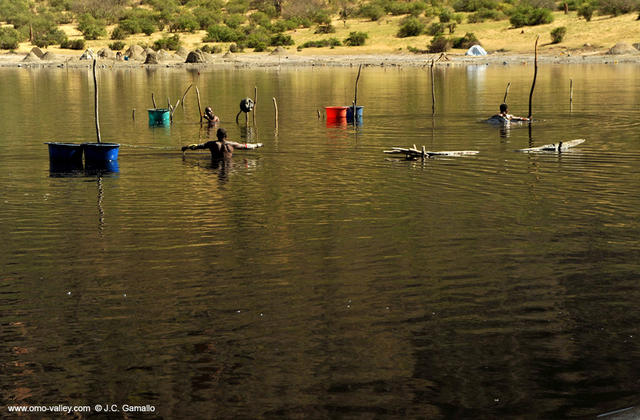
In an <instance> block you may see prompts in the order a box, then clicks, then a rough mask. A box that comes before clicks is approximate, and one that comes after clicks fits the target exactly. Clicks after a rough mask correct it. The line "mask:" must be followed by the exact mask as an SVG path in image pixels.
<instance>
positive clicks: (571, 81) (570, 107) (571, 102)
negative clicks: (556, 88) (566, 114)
mask: <svg viewBox="0 0 640 420" xmlns="http://www.w3.org/2000/svg"><path fill="white" fill-rule="evenodd" d="M569 111H573V79H569Z"/></svg>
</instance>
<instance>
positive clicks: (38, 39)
mask: <svg viewBox="0 0 640 420" xmlns="http://www.w3.org/2000/svg"><path fill="white" fill-rule="evenodd" d="M66 40H67V35H66V34H65V33H64V32H62V31H61V30H60V29H57V28H56V29H50V30H48V31H43V32H38V33H37V34H35V35H34V37H33V44H34V45H35V46H36V47H38V48H46V47H48V46H49V45H59V44H61V43H63V42H64V41H66Z"/></svg>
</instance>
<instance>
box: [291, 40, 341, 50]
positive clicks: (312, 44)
mask: <svg viewBox="0 0 640 420" xmlns="http://www.w3.org/2000/svg"><path fill="white" fill-rule="evenodd" d="M341 45H342V42H340V40H339V39H337V38H329V39H321V40H318V41H307V42H305V43H304V44H302V45H301V46H300V47H299V48H300V49H302V48H322V47H339V46H341Z"/></svg>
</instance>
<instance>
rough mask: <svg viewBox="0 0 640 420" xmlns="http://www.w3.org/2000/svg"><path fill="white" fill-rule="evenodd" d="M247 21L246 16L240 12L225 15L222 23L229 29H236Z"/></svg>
mask: <svg viewBox="0 0 640 420" xmlns="http://www.w3.org/2000/svg"><path fill="white" fill-rule="evenodd" d="M246 21H247V17H246V16H245V15H241V14H233V15H227V16H225V18H224V24H225V25H227V26H228V27H230V28H231V29H237V28H238V27H240V25H242V24H243V23H245V22H246Z"/></svg>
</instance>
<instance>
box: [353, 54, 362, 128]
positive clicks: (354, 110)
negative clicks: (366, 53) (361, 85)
mask: <svg viewBox="0 0 640 420" xmlns="http://www.w3.org/2000/svg"><path fill="white" fill-rule="evenodd" d="M360 71H362V64H360V65H359V66H358V76H357V77H356V89H355V93H354V95H353V123H354V124H355V123H356V120H357V119H358V113H357V112H356V110H357V109H358V108H357V105H358V81H359V80H360Z"/></svg>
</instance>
